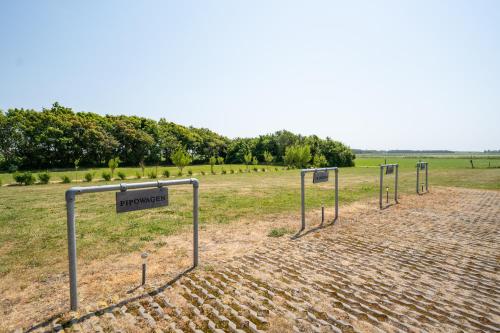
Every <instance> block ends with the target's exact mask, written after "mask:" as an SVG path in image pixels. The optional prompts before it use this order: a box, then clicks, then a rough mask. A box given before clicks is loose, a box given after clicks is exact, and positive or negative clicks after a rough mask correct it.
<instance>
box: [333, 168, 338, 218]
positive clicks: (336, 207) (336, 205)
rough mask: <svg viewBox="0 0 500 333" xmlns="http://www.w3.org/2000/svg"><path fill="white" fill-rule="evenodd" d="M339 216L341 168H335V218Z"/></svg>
mask: <svg viewBox="0 0 500 333" xmlns="http://www.w3.org/2000/svg"><path fill="white" fill-rule="evenodd" d="M338 217H339V169H335V219H334V221H337V219H338Z"/></svg>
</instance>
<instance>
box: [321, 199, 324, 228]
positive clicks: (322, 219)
mask: <svg viewBox="0 0 500 333" xmlns="http://www.w3.org/2000/svg"><path fill="white" fill-rule="evenodd" d="M323 222H325V204H323V203H321V224H323Z"/></svg>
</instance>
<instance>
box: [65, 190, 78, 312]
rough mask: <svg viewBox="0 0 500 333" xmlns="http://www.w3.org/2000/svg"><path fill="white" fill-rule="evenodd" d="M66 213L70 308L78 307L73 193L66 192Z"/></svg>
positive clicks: (75, 308)
mask: <svg viewBox="0 0 500 333" xmlns="http://www.w3.org/2000/svg"><path fill="white" fill-rule="evenodd" d="M66 213H67V229H68V259H69V295H70V304H71V310H72V311H76V310H77V309H78V291H77V286H76V280H77V279H76V232H75V194H74V193H73V192H70V191H67V192H66Z"/></svg>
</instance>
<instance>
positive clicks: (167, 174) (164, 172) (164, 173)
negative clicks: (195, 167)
mask: <svg viewBox="0 0 500 333" xmlns="http://www.w3.org/2000/svg"><path fill="white" fill-rule="evenodd" d="M162 175H163V177H167V178H168V177H170V171H168V170H167V169H165V170H163V172H162Z"/></svg>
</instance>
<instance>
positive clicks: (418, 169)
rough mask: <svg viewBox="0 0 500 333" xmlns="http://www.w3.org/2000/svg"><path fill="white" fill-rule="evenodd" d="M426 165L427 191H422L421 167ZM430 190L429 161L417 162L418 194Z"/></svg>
mask: <svg viewBox="0 0 500 333" xmlns="http://www.w3.org/2000/svg"><path fill="white" fill-rule="evenodd" d="M422 165H425V192H423V191H422V192H420V168H421V166H422ZM427 192H429V162H417V194H425V193H427Z"/></svg>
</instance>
